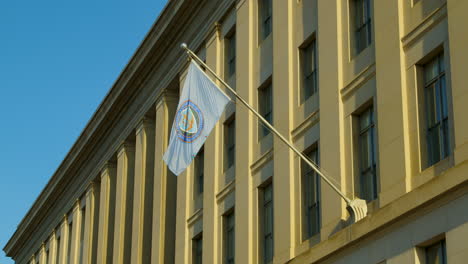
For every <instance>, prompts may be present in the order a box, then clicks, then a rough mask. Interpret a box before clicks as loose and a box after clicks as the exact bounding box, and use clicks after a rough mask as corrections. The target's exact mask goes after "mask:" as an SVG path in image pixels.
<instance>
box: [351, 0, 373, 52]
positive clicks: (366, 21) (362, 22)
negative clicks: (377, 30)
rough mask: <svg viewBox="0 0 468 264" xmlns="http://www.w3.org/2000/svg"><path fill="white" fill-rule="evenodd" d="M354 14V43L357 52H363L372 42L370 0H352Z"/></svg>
mask: <svg viewBox="0 0 468 264" xmlns="http://www.w3.org/2000/svg"><path fill="white" fill-rule="evenodd" d="M351 1H352V5H351V8H352V14H354V27H353V29H354V45H355V51H356V54H359V53H361V51H363V50H364V49H365V48H367V47H368V46H369V45H370V44H371V42H372V27H371V4H370V0H351Z"/></svg>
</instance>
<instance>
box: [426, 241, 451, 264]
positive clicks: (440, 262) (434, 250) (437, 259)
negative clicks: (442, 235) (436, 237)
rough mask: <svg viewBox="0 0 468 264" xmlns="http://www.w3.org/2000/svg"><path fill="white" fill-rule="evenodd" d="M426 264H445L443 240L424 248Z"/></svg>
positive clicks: (445, 253) (445, 252)
mask: <svg viewBox="0 0 468 264" xmlns="http://www.w3.org/2000/svg"><path fill="white" fill-rule="evenodd" d="M426 264H447V251H446V248H445V240H442V241H439V242H437V243H435V244H433V245H431V246H428V247H426Z"/></svg>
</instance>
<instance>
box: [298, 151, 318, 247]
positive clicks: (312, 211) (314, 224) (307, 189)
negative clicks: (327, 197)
mask: <svg viewBox="0 0 468 264" xmlns="http://www.w3.org/2000/svg"><path fill="white" fill-rule="evenodd" d="M305 155H306V156H307V158H309V159H310V160H311V161H312V162H314V163H315V164H318V153H317V148H314V149H312V150H310V151H308V152H306V153H305ZM301 167H302V168H301V171H302V182H303V187H302V191H303V201H304V217H305V219H304V220H305V221H304V228H305V232H304V236H305V238H310V237H312V236H313V235H316V234H318V233H319V232H320V206H319V205H320V204H319V200H320V196H319V195H320V192H319V188H320V185H319V182H320V178H319V176H318V175H317V173H316V172H315V170H314V169H313V168H311V167H310V165H309V164H307V163H306V162H304V161H302V164H301Z"/></svg>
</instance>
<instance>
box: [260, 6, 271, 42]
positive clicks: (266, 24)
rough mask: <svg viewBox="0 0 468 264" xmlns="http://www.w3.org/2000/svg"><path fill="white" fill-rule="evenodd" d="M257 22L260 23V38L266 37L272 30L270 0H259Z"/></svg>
mask: <svg viewBox="0 0 468 264" xmlns="http://www.w3.org/2000/svg"><path fill="white" fill-rule="evenodd" d="M259 1H260V2H259V3H260V5H259V14H260V19H259V24H260V36H261V37H260V39H261V40H264V39H266V38H267V37H268V36H269V35H270V34H271V30H272V21H271V19H272V11H273V7H272V0H259Z"/></svg>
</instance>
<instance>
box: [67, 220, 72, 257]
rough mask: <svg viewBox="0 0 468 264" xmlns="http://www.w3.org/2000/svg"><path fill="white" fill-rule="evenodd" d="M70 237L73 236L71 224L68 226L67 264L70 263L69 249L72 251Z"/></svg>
mask: <svg viewBox="0 0 468 264" xmlns="http://www.w3.org/2000/svg"><path fill="white" fill-rule="evenodd" d="M72 236H73V223H70V224H68V245H67V246H68V254H67V263H71V258H70V256H71V249H72V241H73V240H72Z"/></svg>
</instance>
